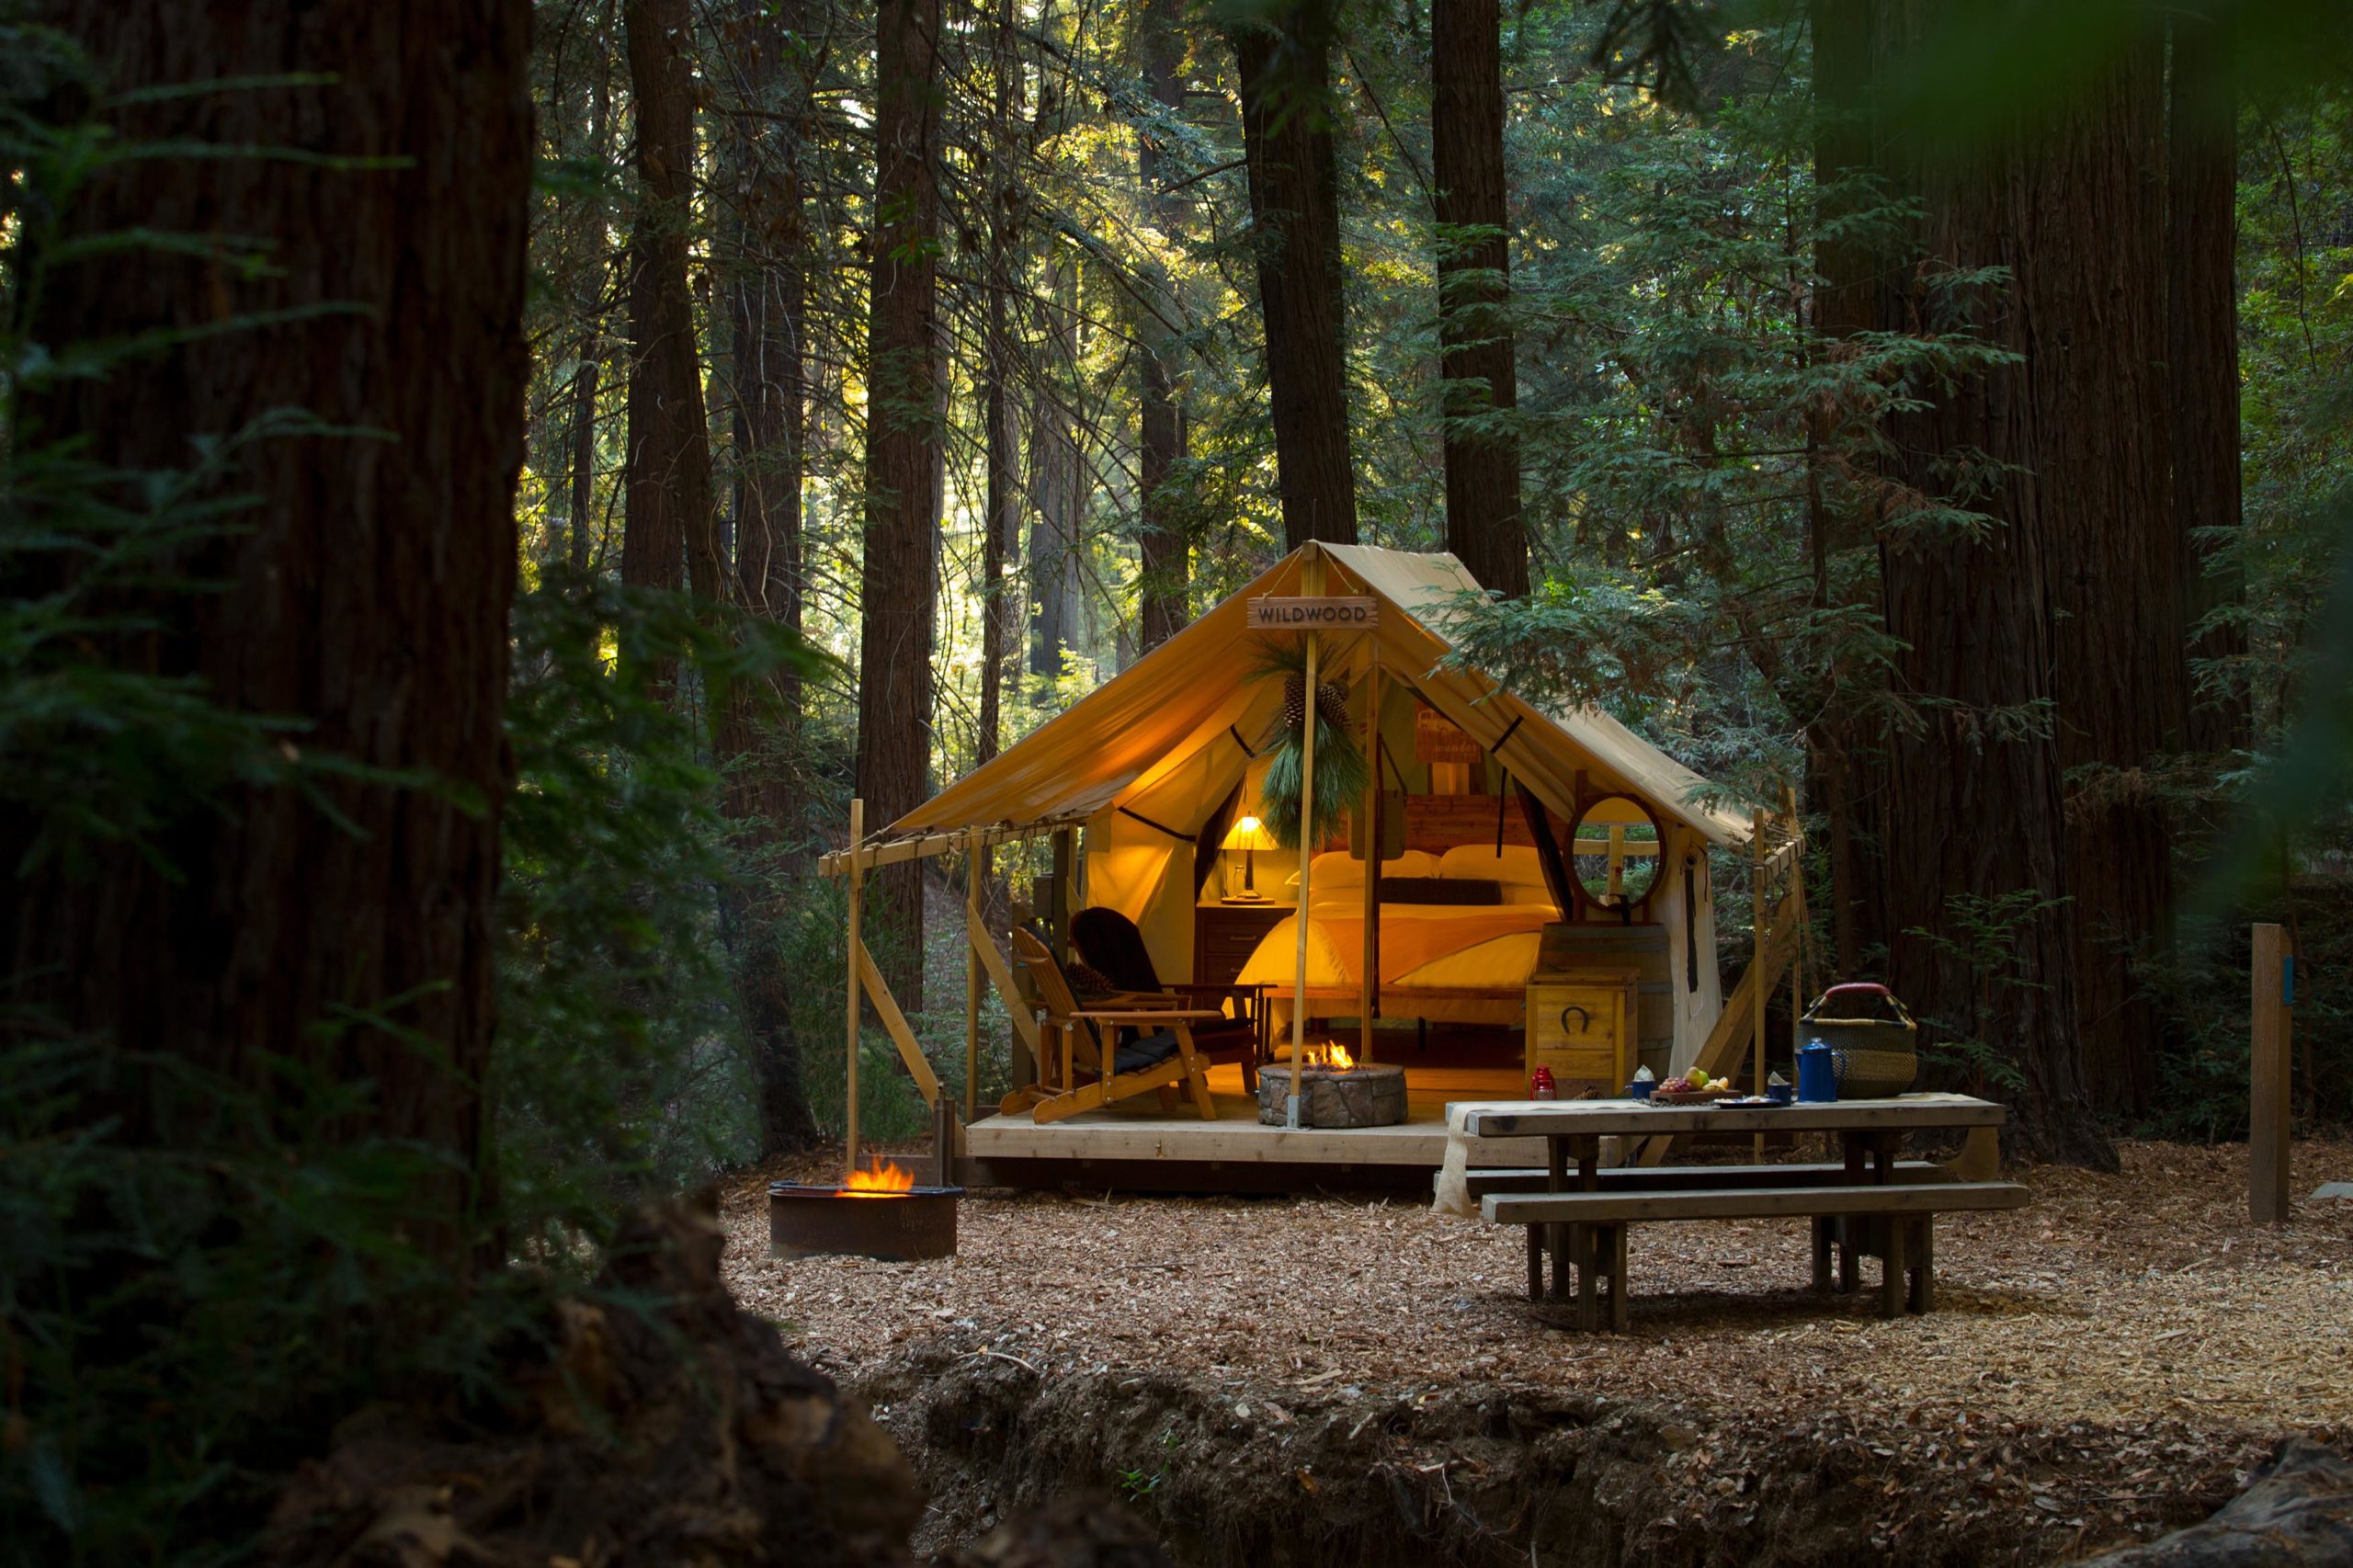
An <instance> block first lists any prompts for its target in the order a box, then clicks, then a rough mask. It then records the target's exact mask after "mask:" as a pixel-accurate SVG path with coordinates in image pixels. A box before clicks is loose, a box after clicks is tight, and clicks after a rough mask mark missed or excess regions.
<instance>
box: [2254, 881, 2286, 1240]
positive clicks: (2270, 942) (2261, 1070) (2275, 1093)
mask: <svg viewBox="0 0 2353 1568" xmlns="http://www.w3.org/2000/svg"><path fill="white" fill-rule="evenodd" d="M2254 948H2255V953H2254V958H2253V960H2252V962H2251V963H2250V964H2249V966H2248V968H2249V974H2248V992H2249V999H2250V1001H2251V1003H2252V1005H2253V1006H2252V1017H2250V1018H2249V1020H2248V1044H2249V1047H2250V1049H2249V1056H2250V1058H2251V1061H2250V1062H2249V1071H2250V1074H2251V1075H2252V1084H2251V1088H2252V1090H2253V1095H2252V1101H2251V1103H2250V1104H2249V1106H2248V1108H2247V1109H2248V1127H2247V1141H2246V1155H2247V1211H2248V1212H2249V1213H2250V1214H2252V1215H2254V1216H2255V1221H2256V1223H2257V1224H2259V1225H2278V1224H2281V1223H2284V1222H2285V1221H2286V1220H2287V1218H2288V1206H2289V1203H2290V1198H2289V1191H2288V1183H2289V1179H2290V1178H2289V1144H2288V1133H2289V1122H2288V1054H2289V1035H2290V1030H2291V1028H2292V1027H2293V1026H2292V1024H2291V1022H2290V1019H2291V1014H2290V1007H2292V1006H2294V1000H2295V994H2296V992H2295V971H2294V969H2293V967H2292V965H2293V963H2294V960H2293V959H2292V958H2291V957H2290V954H2289V952H2288V933H2287V930H2286V928H2285V927H2283V926H2274V925H2270V924H2268V923H2266V924H2262V925H2258V926H2256V927H2255V943H2254Z"/></svg>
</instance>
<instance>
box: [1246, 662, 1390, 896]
mask: <svg viewBox="0 0 2353 1568" xmlns="http://www.w3.org/2000/svg"><path fill="white" fill-rule="evenodd" d="M1252 675H1253V678H1254V679H1264V678H1268V677H1272V676H1281V677H1282V682H1283V715H1282V720H1281V722H1279V723H1278V724H1277V725H1276V726H1275V728H1274V729H1273V731H1272V732H1271V733H1268V735H1267V738H1266V740H1265V741H1264V742H1263V743H1262V744H1260V745H1259V748H1258V750H1259V753H1260V755H1261V756H1265V757H1266V758H1267V774H1266V778H1265V779H1264V780H1263V781H1262V782H1261V783H1260V785H1259V797H1258V820H1259V821H1260V822H1262V823H1264V824H1266V826H1267V832H1269V833H1271V834H1273V835H1275V842H1276V843H1278V844H1279V845H1281V846H1283V847H1284V848H1286V849H1296V848H1298V847H1299V821H1300V782H1301V776H1302V774H1303V773H1305V771H1306V768H1307V757H1306V744H1307V737H1306V734H1305V729H1306V725H1305V720H1306V717H1307V651H1306V648H1305V646H1304V645H1303V644H1302V643H1297V642H1290V643H1273V642H1269V643H1265V644H1262V645H1261V647H1260V650H1259V662H1258V667H1257V669H1256V670H1255V671H1254V672H1253V673H1252ZM1347 703H1348V691H1347V687H1344V686H1342V685H1340V684H1339V683H1338V682H1336V681H1319V682H1317V683H1316V687H1315V811H1314V822H1313V838H1314V841H1315V842H1316V843H1319V844H1320V843H1322V842H1324V840H1325V839H1326V838H1328V837H1331V836H1332V835H1335V834H1336V833H1338V832H1339V829H1340V824H1341V823H1342V822H1343V821H1344V820H1346V818H1347V814H1348V812H1349V811H1350V810H1351V809H1353V808H1354V807H1355V806H1356V804H1357V802H1358V801H1361V800H1362V799H1363V798H1364V790H1365V786H1366V784H1367V783H1369V782H1370V779H1371V777H1372V775H1371V770H1370V768H1369V767H1367V765H1366V763H1365V756H1364V751H1363V748H1362V747H1360V746H1358V744H1357V739H1356V736H1355V734H1354V733H1351V732H1350V730H1349V728H1348V708H1347Z"/></svg>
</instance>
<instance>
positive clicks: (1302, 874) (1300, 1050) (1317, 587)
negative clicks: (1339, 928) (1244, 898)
mask: <svg viewBox="0 0 2353 1568" xmlns="http://www.w3.org/2000/svg"><path fill="white" fill-rule="evenodd" d="M1299 586H1300V592H1301V593H1302V594H1305V595H1309V596H1313V595H1318V594H1321V593H1322V592H1323V591H1324V552H1323V551H1320V550H1318V549H1317V548H1316V547H1315V546H1314V545H1313V544H1312V543H1311V544H1309V545H1308V546H1307V559H1306V560H1305V561H1303V562H1301V564H1300V585H1299ZM1315 653H1316V647H1315V633H1314V632H1313V631H1310V632H1309V633H1308V634H1307V676H1306V682H1307V684H1306V689H1305V691H1304V692H1303V693H1302V696H1303V697H1304V698H1305V699H1306V700H1305V701H1304V702H1302V704H1301V705H1300V706H1301V708H1302V713H1301V715H1300V721H1299V722H1300V726H1301V728H1302V731H1303V732H1304V733H1303V735H1302V743H1301V751H1300V756H1299V910H1298V912H1297V913H1296V914H1295V915H1292V916H1291V925H1292V927H1293V929H1294V930H1295V932H1296V934H1297V937H1298V940H1297V941H1296V942H1295V943H1294V944H1293V950H1292V958H1293V960H1295V961H1294V964H1293V967H1292V970H1291V984H1292V986H1293V987H1294V990H1293V992H1292V994H1291V999H1290V1095H1289V1096H1287V1097H1286V1099H1285V1100H1284V1103H1283V1125H1284V1126H1285V1127H1287V1128H1291V1129H1294V1130H1295V1129H1297V1127H1298V1126H1299V1091H1300V1085H1301V1079H1302V1077H1303V1075H1304V1074H1305V1072H1306V1062H1307V912H1308V910H1309V909H1310V908H1311V907H1313V903H1312V901H1313V894H1314V888H1313V886H1312V885H1311V884H1312V881H1313V870H1314V859H1315V681H1316V669H1315Z"/></svg>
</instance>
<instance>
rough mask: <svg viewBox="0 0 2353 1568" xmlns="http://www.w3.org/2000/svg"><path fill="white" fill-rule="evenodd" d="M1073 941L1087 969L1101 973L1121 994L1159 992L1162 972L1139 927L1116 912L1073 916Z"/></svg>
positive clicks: (1083, 912)
mask: <svg viewBox="0 0 2353 1568" xmlns="http://www.w3.org/2000/svg"><path fill="white" fill-rule="evenodd" d="M1070 937H1071V940H1072V941H1074V942H1075V943H1077V944H1078V956H1079V957H1080V958H1082V959H1085V960H1086V964H1087V967H1088V968H1090V969H1097V970H1100V971H1103V972H1104V973H1105V974H1107V975H1108V976H1110V978H1111V983H1113V984H1115V985H1117V986H1119V987H1120V989H1121V990H1122V991H1143V992H1153V991H1157V990H1159V989H1160V972H1159V971H1157V970H1155V969H1154V968H1153V967H1152V954H1151V953H1150V952H1149V951H1147V950H1146V949H1145V948H1144V945H1143V933H1142V932H1141V931H1139V930H1137V929H1136V923H1135V922H1134V921H1132V920H1131V919H1129V918H1128V917H1127V916H1126V915H1122V914H1120V912H1119V911H1118V910H1116V909H1102V908H1096V909H1082V910H1080V911H1079V912H1078V913H1077V914H1076V915H1073V916H1071V922H1070Z"/></svg>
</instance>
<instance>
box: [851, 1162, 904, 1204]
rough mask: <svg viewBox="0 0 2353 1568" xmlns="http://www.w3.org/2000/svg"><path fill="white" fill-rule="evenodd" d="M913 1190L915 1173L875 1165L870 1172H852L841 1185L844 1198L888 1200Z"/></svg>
mask: <svg viewBox="0 0 2353 1568" xmlns="http://www.w3.org/2000/svg"><path fill="white" fill-rule="evenodd" d="M914 1190H915V1172H913V1171H910V1170H903V1169H901V1168H900V1167H899V1166H898V1165H879V1164H878V1165H875V1166H874V1168H873V1169H871V1170H864V1171H852V1172H850V1173H849V1179H848V1180H847V1181H846V1182H844V1183H842V1196H843V1197H844V1198H888V1197H891V1196H892V1194H894V1193H901V1192H913V1191H914Z"/></svg>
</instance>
